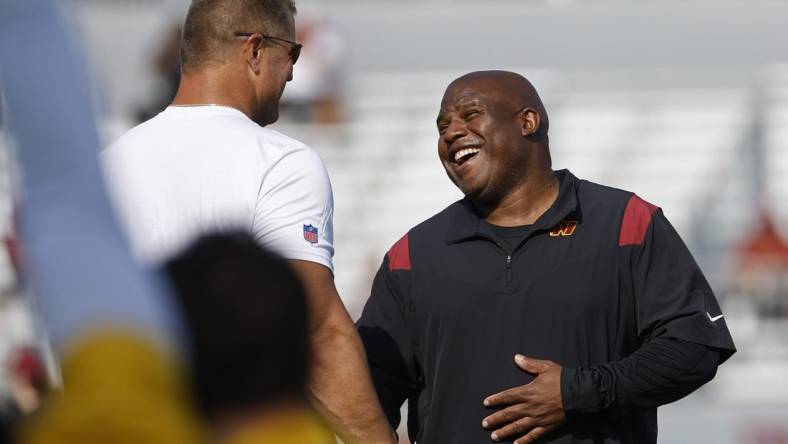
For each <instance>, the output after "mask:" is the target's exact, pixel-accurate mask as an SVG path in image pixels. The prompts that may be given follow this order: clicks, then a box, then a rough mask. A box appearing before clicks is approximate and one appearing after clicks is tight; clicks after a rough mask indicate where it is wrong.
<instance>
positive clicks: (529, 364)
mask: <svg viewBox="0 0 788 444" xmlns="http://www.w3.org/2000/svg"><path fill="white" fill-rule="evenodd" d="M514 362H515V364H517V366H518V367H520V368H521V369H522V370H525V371H526V372H528V373H531V374H534V375H538V374H540V373H544V372H546V371H547V370H548V369H549V368H550V364H552V362H551V361H543V360H541V359H534V358H529V357H527V356H523V355H521V354H517V355H514Z"/></svg>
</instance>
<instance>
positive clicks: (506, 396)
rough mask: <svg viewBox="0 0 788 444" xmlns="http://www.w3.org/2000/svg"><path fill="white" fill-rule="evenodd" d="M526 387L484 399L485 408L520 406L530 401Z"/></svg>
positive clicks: (511, 389) (522, 386)
mask: <svg viewBox="0 0 788 444" xmlns="http://www.w3.org/2000/svg"><path fill="white" fill-rule="evenodd" d="M525 387H526V386H524V385H521V386H520V387H514V388H510V389H509V390H504V391H502V392H499V393H496V394H494V395H490V396H488V397H487V398H485V399H484V406H485V407H494V406H498V405H512V404H519V403H521V402H525V401H527V400H528V396H527V390H526V388H525Z"/></svg>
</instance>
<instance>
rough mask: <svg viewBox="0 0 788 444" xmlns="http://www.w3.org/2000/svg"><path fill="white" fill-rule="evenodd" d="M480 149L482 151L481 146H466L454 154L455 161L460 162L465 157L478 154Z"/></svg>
mask: <svg viewBox="0 0 788 444" xmlns="http://www.w3.org/2000/svg"><path fill="white" fill-rule="evenodd" d="M479 151H481V150H480V149H479V148H465V149H464V150H459V151H457V152H456V153H455V154H454V161H455V162H459V161H460V159H462V158H463V157H465V156H469V155H471V154H476V153H478V152H479Z"/></svg>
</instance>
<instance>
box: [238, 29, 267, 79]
mask: <svg viewBox="0 0 788 444" xmlns="http://www.w3.org/2000/svg"><path fill="white" fill-rule="evenodd" d="M264 50H265V45H264V44H263V36H261V35H260V34H252V35H251V36H250V37H249V38H247V39H246V41H245V42H244V46H243V56H244V59H245V60H246V64H247V65H249V68H251V69H252V71H254V73H255V74H259V73H260V67H261V66H262V59H263V51H264Z"/></svg>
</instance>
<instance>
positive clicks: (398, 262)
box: [386, 234, 410, 271]
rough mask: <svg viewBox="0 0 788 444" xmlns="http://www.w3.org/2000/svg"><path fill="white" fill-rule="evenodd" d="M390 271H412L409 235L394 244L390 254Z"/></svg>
mask: <svg viewBox="0 0 788 444" xmlns="http://www.w3.org/2000/svg"><path fill="white" fill-rule="evenodd" d="M386 254H387V255H388V257H389V271H394V270H407V271H410V247H409V246H408V235H407V234H405V235H404V236H402V238H401V239H400V240H398V241H397V243H396V244H394V245H393V246H392V247H391V249H389V252H388V253H386Z"/></svg>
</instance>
